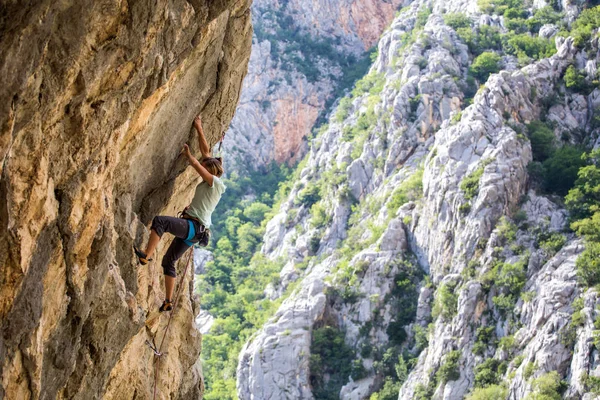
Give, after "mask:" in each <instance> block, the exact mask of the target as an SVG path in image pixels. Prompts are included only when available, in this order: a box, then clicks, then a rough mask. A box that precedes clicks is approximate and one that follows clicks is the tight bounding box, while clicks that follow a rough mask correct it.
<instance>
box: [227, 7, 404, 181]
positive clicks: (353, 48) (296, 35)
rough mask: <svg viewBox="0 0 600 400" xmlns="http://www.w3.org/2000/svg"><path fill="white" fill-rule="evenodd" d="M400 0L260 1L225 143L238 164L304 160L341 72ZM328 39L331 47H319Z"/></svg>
mask: <svg viewBox="0 0 600 400" xmlns="http://www.w3.org/2000/svg"><path fill="white" fill-rule="evenodd" d="M401 3H402V1H400V0H393V1H389V2H388V1H384V0H368V1H357V0H335V1H314V2H306V1H299V0H298V1H297V0H292V1H285V2H284V1H273V0H257V1H255V2H254V4H253V6H252V10H253V11H252V13H253V19H254V24H255V26H256V32H255V36H254V41H253V45H252V55H251V58H250V65H249V67H248V70H249V71H248V78H247V79H246V80H245V81H244V87H243V90H242V97H241V100H240V105H239V107H238V110H237V111H236V115H235V117H234V119H233V121H232V123H231V126H230V127H229V129H228V130H227V133H226V136H227V138H228V140H227V141H226V142H225V143H224V145H223V151H224V153H225V154H227V156H228V158H230V159H232V160H233V163H234V169H236V170H242V171H243V170H246V169H248V167H249V166H251V167H254V168H260V167H265V166H266V165H268V164H269V163H271V162H273V161H275V162H277V163H284V162H288V163H290V164H291V163H294V162H296V161H298V160H300V159H302V157H304V155H305V154H306V151H307V142H306V137H307V136H308V135H309V134H310V132H311V129H312V128H313V126H314V124H315V122H316V121H317V119H318V117H319V116H320V115H321V113H323V112H324V111H325V109H326V108H327V107H329V105H330V104H331V101H332V100H333V97H332V96H333V95H334V92H335V91H336V89H337V88H338V87H339V85H340V84H341V80H342V78H343V76H344V74H348V73H349V70H351V69H352V68H354V67H355V65H356V64H357V61H358V59H359V58H360V57H361V56H362V55H363V54H364V52H365V51H366V50H368V49H369V48H371V47H372V46H373V45H374V44H376V43H377V40H378V38H379V36H380V35H381V33H382V32H383V30H384V29H385V27H386V26H387V25H388V24H389V22H390V21H391V19H392V18H393V16H394V13H395V12H396V10H397V8H398V6H399V5H400V4H401ZM305 35H306V36H305ZM306 38H310V39H309V40H305V39H306ZM324 44H327V45H331V51H329V52H319V51H317V50H316V49H317V48H318V47H319V46H323V45H324ZM311 68H315V69H316V71H314V70H312V69H311ZM317 71H318V72H317Z"/></svg>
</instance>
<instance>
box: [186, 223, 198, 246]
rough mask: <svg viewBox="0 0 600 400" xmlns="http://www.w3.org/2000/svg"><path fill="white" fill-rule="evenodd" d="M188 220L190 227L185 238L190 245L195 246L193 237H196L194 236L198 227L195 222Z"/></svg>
mask: <svg viewBox="0 0 600 400" xmlns="http://www.w3.org/2000/svg"><path fill="white" fill-rule="evenodd" d="M187 222H188V225H189V229H188V235H187V238H186V239H185V240H184V242H185V244H187V245H188V246H193V245H194V242H192V239H193V238H194V236H196V227H195V226H194V223H193V222H192V220H190V219H188V220H187Z"/></svg>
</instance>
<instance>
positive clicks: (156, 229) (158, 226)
mask: <svg viewBox="0 0 600 400" xmlns="http://www.w3.org/2000/svg"><path fill="white" fill-rule="evenodd" d="M188 231H189V224H188V222H187V220H186V219H183V218H174V217H165V216H162V215H159V216H156V217H154V219H153V220H152V228H151V229H150V239H148V245H147V246H146V251H145V252H143V251H141V250H139V249H138V248H137V247H135V246H134V250H135V255H136V256H137V257H138V259H139V260H140V263H141V264H142V265H145V264H147V263H148V261H150V257H151V256H152V255H153V254H154V250H156V246H158V242H160V238H161V237H162V235H163V234H164V233H165V232H169V233H171V234H173V235H174V236H177V237H179V238H182V239H185V238H186V237H187V234H188Z"/></svg>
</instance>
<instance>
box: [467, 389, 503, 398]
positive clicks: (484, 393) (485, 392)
mask: <svg viewBox="0 0 600 400" xmlns="http://www.w3.org/2000/svg"><path fill="white" fill-rule="evenodd" d="M506 396H508V389H507V388H506V387H504V386H500V385H490V386H487V387H484V388H476V389H474V390H473V392H472V393H471V394H469V395H467V397H466V398H465V400H505V399H506Z"/></svg>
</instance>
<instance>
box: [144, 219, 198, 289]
mask: <svg viewBox="0 0 600 400" xmlns="http://www.w3.org/2000/svg"><path fill="white" fill-rule="evenodd" d="M188 221H191V222H192V223H193V224H194V228H195V230H196V235H194V237H193V238H191V239H190V240H189V241H186V239H187V237H188V233H189V229H190V223H189V222H188ZM152 229H153V230H154V231H155V232H156V234H157V235H158V236H159V237H162V235H163V234H164V233H165V232H168V233H170V234H172V235H174V236H175V239H174V240H173V242H172V243H171V245H170V246H169V249H168V250H167V252H166V254H165V255H164V257H163V259H162V267H163V270H164V273H165V275H168V276H172V277H173V278H174V277H176V276H177V272H176V270H175V263H176V262H177V260H179V259H180V258H181V256H182V255H183V253H185V252H186V250H187V249H189V248H190V247H191V244H194V243H198V241H199V239H198V237H199V236H200V235H202V234H203V233H204V230H205V228H204V225H202V224H200V223H199V222H198V221H194V220H189V219H184V218H175V217H166V216H162V215H159V216H156V217H154V219H153V220H152ZM190 243H191V244H190Z"/></svg>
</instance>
